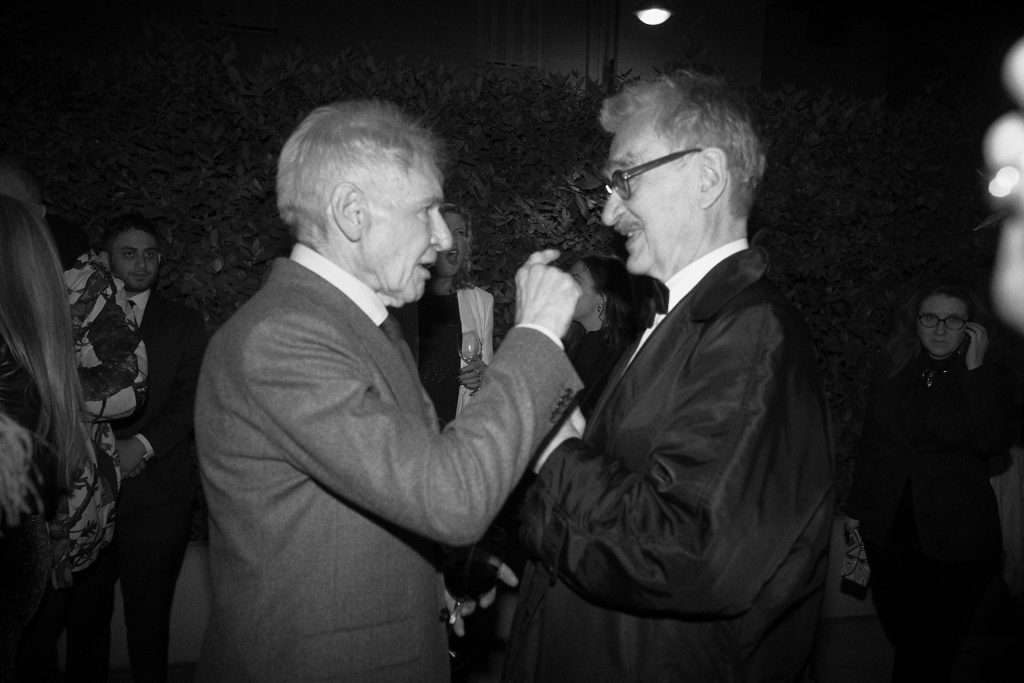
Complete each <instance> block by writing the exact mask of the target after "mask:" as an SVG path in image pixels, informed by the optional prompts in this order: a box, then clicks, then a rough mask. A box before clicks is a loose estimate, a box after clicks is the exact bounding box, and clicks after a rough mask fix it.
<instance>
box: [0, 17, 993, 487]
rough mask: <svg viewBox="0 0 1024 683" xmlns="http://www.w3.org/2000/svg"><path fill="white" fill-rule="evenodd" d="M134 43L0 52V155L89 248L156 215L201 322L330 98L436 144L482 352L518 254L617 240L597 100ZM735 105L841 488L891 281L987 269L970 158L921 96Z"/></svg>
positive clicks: (579, 88) (423, 73) (560, 80)
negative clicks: (83, 234) (592, 188)
mask: <svg viewBox="0 0 1024 683" xmlns="http://www.w3.org/2000/svg"><path fill="white" fill-rule="evenodd" d="M140 46H141V47H134V48H133V49H125V50H111V51H110V52H109V53H107V54H97V55H93V56H92V57H91V58H89V59H86V60H83V59H81V58H80V57H78V56H75V57H72V56H69V55H62V54H60V52H59V51H58V52H53V51H50V52H46V53H42V52H37V51H33V50H32V49H31V46H26V45H21V46H18V45H13V46H9V48H10V49H9V53H10V54H12V55H17V56H16V57H13V59H12V61H11V62H9V63H8V64H6V65H5V69H4V70H3V71H2V73H0V98H2V99H3V101H5V102H6V103H8V106H7V109H6V114H5V116H4V117H2V120H0V146H2V147H3V148H6V149H7V150H8V151H11V152H14V153H16V154H19V155H20V156H23V157H24V158H26V159H27V160H28V161H29V163H30V164H31V165H32V166H33V167H34V168H35V169H36V170H37V171H38V172H39V173H40V175H42V177H43V178H44V180H45V184H46V190H47V195H48V200H49V203H50V204H51V205H52V206H53V207H54V208H55V210H57V211H58V212H59V213H63V214H66V215H68V216H72V217H77V218H80V219H81V220H82V221H83V222H84V224H85V226H86V228H87V230H88V231H89V232H90V233H91V234H92V235H93V236H97V235H98V234H99V232H100V231H101V230H102V227H103V225H104V224H105V222H106V221H107V220H108V219H109V218H110V217H111V216H113V215H115V214H118V213H120V212H123V211H139V212H141V213H143V214H145V215H148V216H150V217H151V218H153V219H155V220H156V221H157V222H158V223H159V224H160V225H161V226H163V228H164V230H165V231H166V237H167V241H168V245H169V247H168V253H167V257H166V259H165V271H164V277H163V280H162V282H163V284H164V286H166V287H168V288H170V290H171V291H170V292H169V294H171V295H172V296H176V297H178V298H181V299H183V300H185V301H186V302H188V303H190V304H191V305H193V306H195V307H196V308H198V309H199V310H201V311H202V312H203V313H204V315H205V316H206V319H207V321H208V323H209V325H210V326H211V327H215V326H217V325H218V324H219V323H221V322H222V321H223V320H225V319H226V318H227V317H228V316H229V315H230V314H231V313H232V312H233V311H234V310H235V309H236V308H237V307H238V306H239V305H241V304H242V303H243V302H244V301H245V300H246V299H247V298H248V297H249V296H250V295H251V294H252V293H253V292H254V291H255V290H256V288H257V287H258V286H259V283H260V282H261V279H262V277H263V274H264V271H265V269H266V267H267V265H268V263H269V261H270V260H271V259H272V258H273V257H275V256H278V255H281V254H284V253H286V251H287V249H288V247H289V245H290V241H289V238H288V235H287V231H286V229H285V228H284V226H283V225H282V224H281V223H280V221H279V219H278V218H277V211H276V206H275V199H274V182H275V169H276V158H277V154H278V152H279V150H280V147H281V145H282V144H283V141H284V139H285V137H286V136H287V135H288V134H289V132H290V131H291V130H292V128H293V127H294V126H295V125H296V124H297V122H298V121H299V120H300V119H301V118H302V117H303V116H305V115H306V114H307V113H308V112H309V111H311V110H312V109H313V108H314V107H316V106H318V105H321V104H324V103H327V102H330V101H333V100H337V99H343V98H354V97H379V98H384V99H389V100H393V101H395V102H397V103H398V104H400V105H401V106H402V107H404V108H405V109H407V110H408V111H410V112H412V113H414V114H416V115H419V116H421V117H423V119H424V120H425V121H426V122H427V123H429V124H430V125H431V126H432V127H433V128H434V129H435V130H437V131H438V132H439V133H440V134H441V136H442V137H443V138H444V139H445V140H446V141H447V144H448V152H449V157H450V164H449V166H448V168H447V169H446V171H447V177H446V191H447V194H448V197H449V198H450V199H452V200H454V201H456V202H458V203H460V204H462V205H464V206H466V207H467V208H468V209H469V210H470V212H471V213H472V215H473V216H474V225H475V226H476V239H475V245H474V267H475V271H476V272H475V275H476V277H477V279H478V281H479V282H480V284H482V285H483V286H485V287H487V288H488V289H489V290H490V291H491V292H492V293H493V294H494V296H495V300H496V304H497V308H496V312H495V327H496V332H497V334H498V336H499V337H500V336H501V335H503V334H504V332H505V331H506V330H507V329H508V327H509V326H510V325H511V323H512V320H511V317H512V302H513V300H514V284H513V281H512V278H513V274H514V272H515V269H516V267H518V265H519V264H520V263H521V262H522V261H523V259H524V258H525V257H526V255H527V254H528V253H529V252H530V251H533V250H534V249H537V248H541V247H556V248H559V249H562V250H564V251H566V252H572V253H585V252H590V251H606V252H607V251H613V250H615V249H617V248H619V246H620V245H619V242H618V240H617V238H616V237H615V235H614V234H613V233H612V231H611V230H609V229H608V228H605V227H603V226H602V225H601V223H600V207H601V203H602V200H601V197H600V196H597V195H594V194H593V193H591V192H589V191H587V190H585V189H582V188H581V187H580V186H586V185H587V183H586V182H585V181H584V177H585V176H584V171H585V169H586V168H587V165H588V164H589V163H591V162H595V161H597V162H600V160H601V159H602V157H603V154H604V153H605V151H606V147H607V140H606V138H605V136H604V135H603V134H602V133H601V131H600V130H599V127H598V125H597V111H598V109H599V106H600V101H601V93H600V92H599V91H598V90H597V89H596V88H595V87H594V86H593V85H592V84H587V83H585V82H583V81H582V79H580V78H579V77H575V76H556V75H551V74H546V73H539V72H534V71H529V70H509V69H503V68H498V67H479V68H473V69H455V68H451V67H447V66H440V65H438V64H435V63H432V62H430V61H429V60H424V59H417V60H415V61H411V60H404V59H395V60H387V61H385V60H382V59H378V58H375V57H373V56H372V55H368V54H363V53H357V52H354V51H351V50H343V51H341V52H340V53H339V54H337V55H335V56H333V57H320V56H312V55H308V54H304V53H303V52H301V51H298V50H281V51H274V52H267V53H266V54H263V55H261V56H260V57H259V58H258V59H243V58H242V57H240V56H239V54H238V53H237V52H236V50H235V48H234V46H233V45H232V44H231V43H229V42H226V41H223V40H218V39H209V38H195V37H189V36H184V35H181V34H178V33H174V32H171V31H162V32H161V31H154V32H153V33H152V34H151V35H147V36H145V37H144V40H142V41H140ZM752 95H753V97H754V100H755V102H756V105H757V109H758V110H759V112H760V114H761V118H762V125H763V128H764V134H765V139H766V141H767V143H768V146H767V151H768V159H769V166H768V171H767V174H766V177H765V181H764V186H763V190H762V192H761V199H760V200H759V203H758V205H757V206H756V207H755V214H754V216H753V217H752V221H751V227H752V232H753V233H754V239H755V242H756V243H757V244H760V245H762V246H764V247H765V248H767V249H768V250H769V252H770V254H771V256H772V264H773V271H772V273H773V277H774V278H775V279H776V280H777V281H778V282H779V283H780V284H781V285H782V287H783V288H784V289H785V290H786V291H787V293H788V294H789V295H790V297H791V298H792V300H793V301H794V302H795V303H796V305H797V306H799V307H800V308H801V309H802V311H803V312H804V313H805V315H806V317H807V319H808V322H809V324H810V327H811V330H812V333H813V335H814V337H815V339H816V342H817V344H818V348H819V353H820V361H821V366H822V369H823V371H824V375H825V380H826V386H827V391H828V395H829V401H830V408H831V412H832V417H833V421H834V426H835V432H836V441H837V444H838V446H839V455H840V464H841V470H840V472H841V477H842V480H841V484H842V485H843V486H842V488H843V490H845V482H846V480H847V479H848V476H849V463H850V456H851V454H852V452H853V447H854V444H855V441H856V435H857V432H858V430H859V424H860V420H861V417H862V413H863V399H862V392H863V387H864V385H865V382H866V367H867V363H866V359H867V357H868V353H869V352H870V351H871V350H872V349H874V348H876V347H877V346H878V344H879V341H880V338H881V336H882V335H883V334H884V331H885V327H886V324H887V316H888V312H889V310H890V308H891V305H892V303H893V301H894V298H895V297H896V296H897V295H898V294H899V290H898V289H897V288H899V287H901V286H902V285H904V284H905V283H908V282H910V281H912V280H913V279H915V278H916V277H917V276H919V275H920V274H922V273H924V272H933V271H934V270H935V269H936V268H943V267H947V266H949V267H952V266H955V267H956V268H957V269H958V270H960V271H961V272H962V273H968V274H970V273H980V272H983V271H984V269H985V268H986V267H987V264H988V259H989V258H990V253H991V245H990V244H988V243H987V242H982V241H981V240H983V239H987V236H986V235H984V234H981V233H971V232H970V227H972V226H973V225H976V224H977V223H978V222H979V221H980V220H981V215H982V214H981V211H980V209H979V208H978V206H977V205H976V204H977V202H976V201H974V200H973V199H972V197H973V196H976V195H978V194H979V193H978V192H977V188H975V187H972V186H969V185H970V183H972V182H973V181H972V180H966V178H967V177H968V176H967V175H966V174H965V172H964V169H965V168H969V165H967V166H965V164H964V163H963V159H966V158H967V156H966V155H964V154H963V153H962V150H963V149H966V147H965V145H966V144H967V143H968V142H969V143H970V144H975V143H973V141H969V140H968V137H969V136H965V135H964V133H963V130H962V126H961V124H960V123H958V119H957V117H956V116H955V115H954V114H955V113H954V114H951V113H949V112H941V113H940V114H941V115H936V112H935V111H934V110H933V105H932V103H929V102H920V103H916V104H915V105H912V106H909V107H907V108H906V109H904V110H903V111H900V112H898V113H897V112H892V111H889V110H887V109H886V108H885V107H884V106H883V103H882V102H880V101H868V100H863V99H858V98H855V97H851V96H846V95H840V94H836V93H831V92H806V91H798V90H791V89H790V90H781V91H775V92H755V93H752ZM951 141H952V142H951ZM965 141H966V142H965ZM975 146H976V144H975ZM957 150H960V152H959V158H958V157H957V155H956V154H953V152H957ZM968 164H969V162H968ZM968 173H973V171H968ZM965 198H966V199H965Z"/></svg>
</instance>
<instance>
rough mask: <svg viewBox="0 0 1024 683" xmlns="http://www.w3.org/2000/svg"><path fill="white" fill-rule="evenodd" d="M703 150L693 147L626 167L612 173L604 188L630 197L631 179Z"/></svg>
mask: <svg viewBox="0 0 1024 683" xmlns="http://www.w3.org/2000/svg"><path fill="white" fill-rule="evenodd" d="M703 151H704V148H703V147H691V148H690V149H684V150H683V151H681V152H672V153H671V154H666V155H665V156H663V157H658V158H657V159H654V160H652V161H648V162H647V163H643V164H640V165H639V166H634V167H633V168H626V169H622V170H618V171H615V172H614V173H612V177H611V180H609V181H608V182H607V183H605V186H604V189H606V190H608V194H611V193H612V192H617V193H618V194H619V196H620V197H622V198H623V199H629V198H630V197H631V196H632V195H633V192H632V190H631V189H630V187H629V181H630V180H632V179H633V178H636V177H637V176H638V175H642V174H644V173H647V172H648V171H650V170H652V169H655V168H658V167H659V166H662V165H664V164H667V163H668V162H670V161H675V160H676V159H679V158H680V157H685V156H686V155H687V154H693V153H694V152H703Z"/></svg>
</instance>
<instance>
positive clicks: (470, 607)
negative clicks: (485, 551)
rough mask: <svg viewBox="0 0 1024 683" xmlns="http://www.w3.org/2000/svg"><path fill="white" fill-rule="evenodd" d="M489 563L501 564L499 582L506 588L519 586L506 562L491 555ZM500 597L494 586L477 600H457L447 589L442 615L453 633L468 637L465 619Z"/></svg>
mask: <svg viewBox="0 0 1024 683" xmlns="http://www.w3.org/2000/svg"><path fill="white" fill-rule="evenodd" d="M488 561H489V562H491V563H493V564H498V563H499V562H500V563H501V564H500V565H499V566H498V580H499V581H501V582H502V583H504V584H505V585H506V586H509V587H511V588H515V587H516V586H518V585H519V577H517V576H516V573H515V572H514V571H512V568H511V567H509V566H508V565H507V564H505V563H504V562H501V560H499V559H498V558H497V557H496V556H494V555H491V556H490V557H489V558H488ZM497 597H498V587H497V586H494V588H491V590H489V591H487V592H486V593H484V594H483V595H481V596H479V597H478V598H477V599H475V600H456V599H455V598H453V597H452V596H451V594H450V593H449V592H448V589H447V588H445V591H444V604H445V611H444V612H443V613H442V614H443V615H444V616H445V618H446V619H447V620H448V625H449V626H451V628H452V632H453V633H454V634H455V635H457V636H458V637H460V638H461V637H462V636H464V635H466V624H465V622H464V621H463V617H468V616H469V615H470V614H472V613H473V612H475V611H476V608H477V606H478V605H479V607H480V609H487V608H488V607H490V606H491V605H493V604H494V601H495V600H496V599H497Z"/></svg>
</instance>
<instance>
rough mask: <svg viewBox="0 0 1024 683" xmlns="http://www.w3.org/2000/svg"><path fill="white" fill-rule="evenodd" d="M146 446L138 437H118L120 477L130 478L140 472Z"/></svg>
mask: <svg viewBox="0 0 1024 683" xmlns="http://www.w3.org/2000/svg"><path fill="white" fill-rule="evenodd" d="M145 455H146V447H145V446H143V445H142V442H141V441H139V440H138V439H134V438H128V439H118V440H117V456H118V459H119V460H120V463H121V477H122V478H124V479H130V478H132V477H134V476H137V475H138V474H139V473H141V472H142V466H143V456H145Z"/></svg>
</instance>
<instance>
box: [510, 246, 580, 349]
mask: <svg viewBox="0 0 1024 683" xmlns="http://www.w3.org/2000/svg"><path fill="white" fill-rule="evenodd" d="M556 258H558V251H557V250H555V249H546V250H544V251H535V252H534V253H532V254H530V257H529V258H528V259H526V263H524V264H523V265H522V267H520V268H519V271H518V272H517V273H516V324H517V325H537V326H538V327H543V328H544V329H545V330H547V331H549V332H550V333H551V334H553V335H554V336H555V337H558V338H561V337H564V336H565V333H566V332H567V331H568V330H569V323H571V322H572V313H573V310H574V309H575V308H576V300H577V299H579V298H580V288H579V286H578V285H577V284H576V281H575V280H573V279H572V276H571V275H569V274H568V273H566V272H564V271H562V270H559V269H558V268H555V267H553V266H551V265H549V264H550V263H551V262H552V261H554V260H555V259H556Z"/></svg>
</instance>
